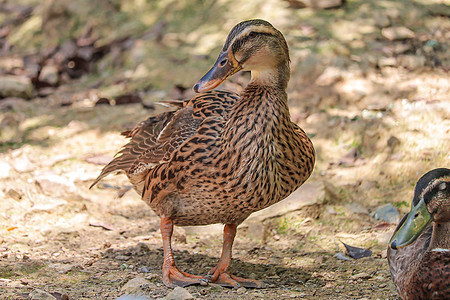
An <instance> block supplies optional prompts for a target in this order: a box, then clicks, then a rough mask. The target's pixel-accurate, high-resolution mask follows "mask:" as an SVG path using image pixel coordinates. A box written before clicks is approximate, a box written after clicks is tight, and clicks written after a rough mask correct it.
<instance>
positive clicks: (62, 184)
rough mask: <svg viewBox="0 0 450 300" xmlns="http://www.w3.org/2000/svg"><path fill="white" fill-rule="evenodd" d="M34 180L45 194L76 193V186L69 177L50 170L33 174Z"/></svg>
mask: <svg viewBox="0 0 450 300" xmlns="http://www.w3.org/2000/svg"><path fill="white" fill-rule="evenodd" d="M34 180H35V182H36V183H37V184H38V185H39V186H40V187H41V189H42V191H43V192H44V193H45V194H47V195H55V194H57V195H67V194H69V195H70V194H77V188H76V187H75V184H74V183H73V182H72V181H71V180H69V178H66V177H63V176H60V175H57V174H55V173H53V172H51V171H49V172H42V173H39V174H37V175H35V176H34Z"/></svg>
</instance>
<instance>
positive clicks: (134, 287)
mask: <svg viewBox="0 0 450 300" xmlns="http://www.w3.org/2000/svg"><path fill="white" fill-rule="evenodd" d="M154 288H156V286H155V285H154V284H153V283H152V282H150V281H148V280H147V279H144V278H142V277H139V276H138V277H135V278H133V279H131V280H129V281H128V282H127V283H125V285H124V286H123V287H122V288H121V289H120V291H122V292H124V293H126V294H132V295H144V291H145V290H149V289H154Z"/></svg>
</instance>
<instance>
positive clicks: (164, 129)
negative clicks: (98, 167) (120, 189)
mask: <svg viewBox="0 0 450 300" xmlns="http://www.w3.org/2000/svg"><path fill="white" fill-rule="evenodd" d="M237 99H238V95H237V94H235V93H231V92H224V91H211V92H207V93H204V94H201V95H199V96H197V97H194V98H192V99H189V100H184V101H166V102H165V103H166V104H168V105H170V106H174V107H177V108H178V110H175V111H170V112H165V113H162V114H159V115H156V116H153V117H150V118H148V119H147V120H145V121H142V122H140V123H139V124H137V125H136V126H135V127H134V128H133V129H132V130H130V131H125V132H122V135H125V136H126V137H128V138H130V139H131V140H130V141H129V142H128V144H126V145H125V146H124V147H123V148H122V149H121V150H120V151H119V152H118V153H117V154H116V156H115V158H114V159H113V160H112V161H111V162H110V163H109V164H108V165H106V166H105V167H104V168H103V170H102V171H101V173H100V175H99V176H98V178H97V179H96V180H95V181H94V183H93V184H92V185H91V187H93V186H94V185H95V184H97V183H98V182H99V181H100V180H101V179H103V178H104V177H106V176H107V175H109V174H111V173H113V172H119V173H120V172H125V173H126V174H127V176H128V177H129V179H130V182H131V183H132V184H133V185H134V187H135V189H136V191H137V192H138V193H140V194H142V191H143V187H144V181H145V177H146V175H147V174H148V172H149V171H150V170H151V169H153V168H154V167H156V166H157V165H159V164H161V163H163V162H167V161H169V160H170V157H171V155H172V153H174V152H175V151H176V150H177V149H178V147H179V146H180V145H181V144H182V143H183V142H184V141H186V140H187V139H189V138H190V137H192V136H194V135H195V134H196V133H197V131H198V129H199V128H200V125H201V124H202V121H203V120H204V119H205V118H208V117H220V118H221V119H226V118H227V117H228V112H229V110H230V108H231V106H232V105H233V104H234V103H235V101H236V100H237Z"/></svg>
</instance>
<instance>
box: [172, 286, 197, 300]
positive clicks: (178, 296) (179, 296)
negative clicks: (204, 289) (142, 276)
mask: <svg viewBox="0 0 450 300" xmlns="http://www.w3.org/2000/svg"><path fill="white" fill-rule="evenodd" d="M165 299H166V300H187V299H194V297H193V296H192V295H191V293H189V292H188V290H186V289H185V288H182V287H176V288H174V289H173V291H171V292H170V293H169V294H167V296H166V298H165Z"/></svg>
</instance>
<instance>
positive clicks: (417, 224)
mask: <svg viewBox="0 0 450 300" xmlns="http://www.w3.org/2000/svg"><path fill="white" fill-rule="evenodd" d="M387 259H388V262H389V269H390V272H391V277H392V280H393V281H394V285H395V286H396V288H397V291H398V294H399V296H400V298H401V299H404V300H406V299H408V300H413V299H417V300H418V299H434V300H437V299H450V169H447V168H438V169H434V170H431V171H429V172H427V173H426V174H424V175H423V176H422V177H421V178H420V179H419V180H418V181H417V183H416V186H415V189H414V197H413V200H412V205H411V210H410V212H409V213H408V214H406V215H405V216H404V217H403V218H402V220H401V221H400V223H399V224H398V226H397V228H396V229H395V231H394V234H393V236H392V237H391V240H390V242H389V247H388V252H387Z"/></svg>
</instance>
